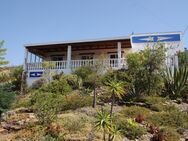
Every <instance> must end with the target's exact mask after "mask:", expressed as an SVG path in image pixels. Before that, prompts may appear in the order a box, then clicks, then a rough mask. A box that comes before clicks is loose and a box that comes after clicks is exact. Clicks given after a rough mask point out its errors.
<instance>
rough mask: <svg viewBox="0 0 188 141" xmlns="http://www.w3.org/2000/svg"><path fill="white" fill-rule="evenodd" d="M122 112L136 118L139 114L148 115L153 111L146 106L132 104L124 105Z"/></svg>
mask: <svg viewBox="0 0 188 141" xmlns="http://www.w3.org/2000/svg"><path fill="white" fill-rule="evenodd" d="M120 113H121V114H122V115H123V116H126V117H131V118H136V117H137V116H138V115H139V114H141V115H143V116H144V117H146V116H148V115H149V114H150V113H151V111H150V110H149V109H147V108H144V107H139V106H131V107H124V108H123V110H121V111H120Z"/></svg>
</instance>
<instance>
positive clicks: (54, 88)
mask: <svg viewBox="0 0 188 141" xmlns="http://www.w3.org/2000/svg"><path fill="white" fill-rule="evenodd" d="M71 90H72V89H71V87H70V85H69V84H68V83H67V81H66V80H65V79H60V80H53V81H52V82H50V83H48V84H46V85H43V86H42V87H41V88H40V91H42V92H49V93H54V94H66V93H68V92H70V91H71Z"/></svg>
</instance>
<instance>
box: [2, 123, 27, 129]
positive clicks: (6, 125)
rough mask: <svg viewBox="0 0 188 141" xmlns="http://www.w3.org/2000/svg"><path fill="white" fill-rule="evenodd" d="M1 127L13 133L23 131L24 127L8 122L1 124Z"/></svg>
mask: <svg viewBox="0 0 188 141" xmlns="http://www.w3.org/2000/svg"><path fill="white" fill-rule="evenodd" d="M1 126H2V127H3V128H4V129H6V130H8V131H10V130H13V131H18V130H20V129H22V128H23V127H22V126H21V125H19V124H15V123H6V122H1Z"/></svg>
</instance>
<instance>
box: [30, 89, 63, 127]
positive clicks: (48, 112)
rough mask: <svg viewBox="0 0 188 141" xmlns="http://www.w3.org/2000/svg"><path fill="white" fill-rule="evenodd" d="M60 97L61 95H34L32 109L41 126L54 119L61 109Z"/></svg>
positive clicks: (39, 93) (38, 93)
mask: <svg viewBox="0 0 188 141" xmlns="http://www.w3.org/2000/svg"><path fill="white" fill-rule="evenodd" d="M62 97H63V96H62V95H57V94H53V93H41V92H37V93H36V94H35V95H34V98H33V100H34V101H35V103H34V105H33V108H34V111H35V115H36V117H37V118H38V120H39V122H40V123H41V124H44V125H48V124H50V123H51V122H53V121H54V120H55V119H56V117H57V113H58V112H59V111H60V109H61V104H62Z"/></svg>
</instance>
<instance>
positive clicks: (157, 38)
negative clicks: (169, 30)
mask: <svg viewBox="0 0 188 141" xmlns="http://www.w3.org/2000/svg"><path fill="white" fill-rule="evenodd" d="M175 41H180V34H165V35H147V36H140V35H138V36H133V37H132V43H151V42H175Z"/></svg>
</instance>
